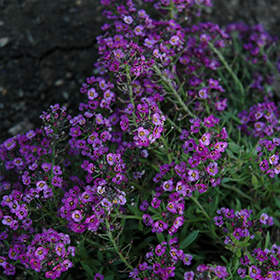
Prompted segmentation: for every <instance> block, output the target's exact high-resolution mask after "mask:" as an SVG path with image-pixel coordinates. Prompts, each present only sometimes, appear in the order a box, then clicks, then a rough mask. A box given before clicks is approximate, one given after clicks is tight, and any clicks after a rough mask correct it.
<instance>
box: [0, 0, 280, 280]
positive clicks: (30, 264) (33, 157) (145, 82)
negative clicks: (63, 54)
mask: <svg viewBox="0 0 280 280" xmlns="http://www.w3.org/2000/svg"><path fill="white" fill-rule="evenodd" d="M150 2H151V3H152V2H155V1H153V0H144V1H142V2H141V1H135V3H133V1H132V0H127V1H115V0H102V1H101V3H102V4H103V5H104V6H105V7H106V10H105V11H104V12H103V14H104V15H105V16H106V17H107V18H108V22H107V23H106V24H105V25H104V26H103V27H102V30H103V31H104V34H103V35H101V36H99V37H98V38H97V42H98V45H99V48H98V51H99V54H100V59H99V60H98V61H97V62H96V64H95V66H96V68H97V69H98V71H99V74H98V75H99V76H90V77H88V78H87V79H86V82H85V83H83V84H82V86H81V88H80V91H81V93H82V94H83V95H84V97H85V101H84V103H80V104H79V114H77V115H75V116H71V115H69V114H68V113H67V110H66V108H65V107H64V106H60V105H59V104H55V105H53V106H51V107H50V108H49V109H48V110H46V111H44V112H43V113H42V115H41V116H40V118H41V120H42V127H41V128H40V129H35V130H30V131H28V132H27V133H26V134H24V135H17V136H15V137H13V138H10V139H8V140H6V141H5V142H4V143H3V144H1V145H0V159H1V162H3V164H2V163H1V164H2V165H0V167H1V170H0V172H1V173H0V203H1V208H0V221H1V224H0V266H1V267H2V268H3V270H4V274H6V275H15V274H16V273H18V274H19V275H20V271H21V270H22V268H24V269H25V270H27V271H29V272H30V273H34V272H35V273H38V274H41V275H42V274H44V277H45V278H51V279H56V278H59V277H60V276H61V273H62V272H66V271H67V270H68V269H69V268H71V267H75V266H76V265H77V263H78V262H79V261H80V263H81V265H78V267H79V269H73V271H74V272H73V275H75V271H78V273H80V272H82V270H80V267H83V269H84V271H83V272H82V273H83V276H85V274H86V276H87V278H91V279H94V280H102V279H107V278H108V279H112V277H115V278H116V279H124V278H125V277H126V278H127V277H130V278H133V279H170V278H174V279H185V280H187V279H212V278H213V279H217V278H219V279H227V278H228V277H229V271H231V272H232V271H234V269H233V267H231V265H232V264H233V263H235V261H234V262H233V261H228V262H226V263H227V267H224V266H222V261H221V260H219V261H218V262H217V264H219V265H215V266H213V265H210V264H209V265H208V264H207V265H205V264H202V263H203V262H204V261H206V260H207V262H208V255H207V254H208V253H207V252H206V253H205V254H204V251H205V250H204V249H205V248H204V243H203V242H205V244H207V246H209V248H211V246H212V244H213V240H214V239H216V238H217V237H218V235H217V232H216V231H215V229H214V228H213V219H214V222H215V224H216V225H217V226H218V227H220V228H222V229H223V235H225V240H224V243H225V247H226V249H230V250H231V252H232V258H234V257H235V260H236V259H237V258H236V257H238V258H240V257H241V254H242V252H245V251H246V250H247V248H249V247H250V246H251V245H252V244H253V242H255V241H256V240H257V239H258V240H261V237H262V236H261V231H262V229H263V228H266V227H268V226H272V225H274V223H273V218H272V216H269V215H268V214H270V212H268V211H269V210H267V209H268V208H267V209H266V210H263V211H261V212H260V214H259V216H258V217H257V218H254V217H253V216H252V213H253V212H254V213H257V212H258V211H259V210H260V209H263V208H261V207H262V206H263V205H262V204H263V203H264V202H263V201H256V204H254V203H251V206H250V209H251V208H252V210H247V209H243V210H240V211H234V210H233V209H229V208H226V207H223V208H221V209H220V210H218V211H217V214H218V215H217V216H216V217H214V216H215V211H216V210H217V207H218V205H221V206H222V205H229V204H230V205H233V204H234V202H233V201H230V202H229V201H228V197H232V193H231V191H235V192H236V194H237V195H240V200H242V203H245V202H246V203H247V202H248V200H249V201H250V202H252V200H253V199H252V198H251V193H249V192H248V190H247V189H246V190H245V187H244V185H250V184H251V185H253V186H254V187H255V189H253V190H252V192H254V197H260V196H261V195H263V193H261V191H260V190H259V189H258V188H257V187H258V183H256V182H255V181H256V180H258V179H260V181H261V182H262V183H263V182H264V180H263V176H262V175H264V174H268V175H269V176H270V177H272V178H273V177H276V179H277V178H278V177H277V176H276V175H278V174H279V172H280V164H279V156H278V151H275V150H276V149H275V147H276V146H279V144H280V140H279V138H278V137H277V132H278V131H279V129H280V127H279V125H278V120H279V116H280V112H279V110H278V107H277V105H276V104H275V103H274V102H272V101H270V100H272V94H269V93H268V92H266V93H267V94H264V95H265V96H263V97H262V98H263V99H262V100H264V101H265V102H262V103H258V105H254V106H251V104H252V103H250V102H252V100H250V102H249V103H250V104H249V103H248V104H249V105H248V104H247V103H246V101H247V100H248V99H249V98H250V99H251V96H250V92H249V91H250V90H252V91H253V92H255V91H259V92H261V91H262V90H263V89H264V86H265V84H269V83H270V80H269V78H268V76H267V77H266V76H264V77H266V78H267V79H266V78H265V79H262V77H263V76H262V75H263V73H261V71H259V72H258V71H255V68H256V67H257V66H258V65H265V63H267V64H268V62H269V60H268V59H269V57H265V56H264V52H265V51H266V50H267V48H268V47H270V46H271V45H273V44H274V42H275V39H274V38H273V37H270V36H269V35H268V34H267V33H266V32H265V31H264V30H263V29H262V28H261V27H260V26H256V27H254V28H252V29H251V28H248V27H245V26H244V25H231V26H229V27H228V29H227V30H226V31H224V30H223V29H221V28H220V27H219V26H218V25H216V24H214V23H211V22H206V23H201V22H198V23H196V24H194V23H193V21H192V19H193V18H195V17H199V16H200V13H201V11H200V8H203V6H210V5H211V1H210V0H187V1H181V0H170V1H169V0H161V1H157V2H155V3H153V4H152V5H151V3H150ZM149 7H150V9H149ZM154 12H157V13H160V17H155V18H153V16H152V15H153V14H154ZM186 17H187V19H186ZM235 32H238V33H239V39H238V40H241V41H243V43H244V46H243V47H244V49H245V53H246V52H247V56H246V63H248V65H251V64H252V65H251V66H252V67H253V68H252V69H253V71H251V70H252V69H250V71H248V73H246V75H244V77H245V78H244V79H243V78H242V79H241V80H239V77H241V76H243V73H242V75H240V72H239V70H236V68H238V67H236V65H237V64H238V63H240V61H239V60H242V59H243V56H242V55H239V54H236V57H234V58H233V57H232V56H235V53H234V52H233V51H232V50H231V48H232V47H231V46H230V44H228V42H229V41H230V40H237V38H236V37H235ZM238 40H237V41H238ZM237 41H236V42H237ZM236 42H235V41H234V44H233V45H235V44H236ZM244 49H243V50H242V52H244ZM236 51H237V50H236ZM226 58H229V59H230V60H234V63H236V64H234V63H233V64H234V65H233V67H231V66H230V65H229V64H228V63H227V62H226ZM243 62H244V61H243ZM243 62H242V63H243ZM251 62H252V63H251ZM246 63H245V64H246ZM250 63H251V64H250ZM242 65H243V64H242ZM231 79H233V80H231ZM252 80H253V82H252ZM248 81H249V82H248ZM243 82H244V86H243V85H242V83H243ZM246 83H249V84H250V83H251V84H250V85H247V86H245V84H246ZM236 85H237V87H236V88H238V90H239V89H240V91H241V93H239V92H236V96H233V94H232V93H231V89H233V88H231V86H234V87H235V86H236ZM247 89H248V90H247ZM238 90H237V91H238ZM242 91H243V92H242ZM264 93H265V91H264ZM239 99H240V100H241V101H242V102H237V103H238V104H239V105H240V104H241V103H242V104H241V105H240V106H241V107H242V109H239V110H240V111H241V110H246V111H243V112H242V113H240V114H239V119H238V118H236V117H235V118H231V117H233V116H234V114H235V113H233V112H236V109H237V108H235V107H234V105H235V104H236V103H235V102H236V101H239ZM252 99H253V98H252ZM243 101H244V102H243ZM256 102H259V99H258V100H257V101H256ZM247 105H248V106H247ZM240 106H239V108H240ZM246 106H247V107H246ZM249 106H251V108H249V109H248V107H249ZM231 119H233V120H234V121H237V122H239V124H240V123H241V126H240V127H239V129H240V130H239V134H238V133H236V130H237V127H235V124H234V122H232V121H231ZM240 132H244V135H242V137H243V136H244V139H240V138H241V133H240ZM229 134H230V135H229ZM237 134H238V136H237ZM248 135H253V136H254V137H253V138H252V139H253V141H255V142H256V141H259V140H260V139H261V140H260V141H259V146H258V147H257V156H258V157H257V159H256V160H255V162H257V163H255V165H256V164H258V165H259V167H260V170H261V172H256V171H254V168H252V166H251V165H253V163H252V158H251V156H252V155H255V154H256V151H255V148H252V147H253V146H254V145H255V143H253V142H252V143H251V142H250V140H249V138H248V137H247V136H248ZM265 136H268V137H269V139H264V137H265ZM256 138H257V139H256ZM235 142H236V143H238V144H235ZM247 142H249V143H247ZM240 143H244V149H243V147H241V144H240ZM245 146H246V147H245ZM245 150H246V152H245ZM237 154H238V156H237ZM2 167H3V170H4V172H3V173H2ZM243 167H244V168H243ZM247 167H248V168H247ZM231 168H232V170H234V172H235V171H237V174H234V172H233V171H231V170H229V169H231ZM243 172H244V174H243ZM253 172H254V174H253ZM239 173H240V174H239ZM241 173H242V174H241ZM257 173H258V174H257ZM239 175H240V176H239ZM252 175H253V176H252ZM254 175H255V177H254ZM239 177H240V178H239ZM248 178H250V180H251V181H249V182H247V181H245V180H247V179H248ZM256 178H258V179H256ZM255 179H256V180H255ZM276 179H275V181H276ZM227 182H232V186H229V185H227V184H226V183H227ZM256 186H257V187H256ZM267 188H269V187H267ZM240 200H237V201H238V202H240ZM278 200H279V199H278V197H277V193H275V201H276V204H277V203H278V207H279V203H280V201H278ZM223 203H225V204H223ZM271 203H274V201H272V202H271ZM239 205H241V202H240V204H239ZM274 206H275V205H274ZM231 207H234V206H231ZM240 208H241V206H240V207H239V206H238V207H237V208H236V209H240ZM248 209H249V208H248ZM271 211H272V210H271ZM264 212H265V213H264ZM278 214H279V213H277V212H276V213H275V215H276V217H277V215H278ZM274 221H275V224H276V223H277V219H275V220H274ZM143 224H144V225H145V226H144V225H143ZM276 226H277V224H276ZM54 228H55V229H56V230H59V231H61V233H58V232H57V231H56V230H54ZM187 231H190V234H189V235H188V236H187V237H185V235H186V233H187ZM66 232H67V233H68V234H69V235H68V234H66ZM199 232H203V234H206V235H207V238H209V240H201V241H202V242H201V244H200V242H197V243H196V244H194V245H191V243H192V242H193V241H194V240H195V238H196V236H197V234H198V233H199ZM140 235H141V236H142V237H143V240H142V237H141V239H140ZM70 236H71V239H72V240H73V241H74V240H75V242H76V244H74V245H75V246H76V245H77V249H78V250H77V251H79V257H80V260H78V258H77V256H76V258H73V257H74V256H75V249H76V247H74V246H70ZM89 236H90V238H89ZM268 236H269V235H268ZM139 240H141V241H140V242H139ZM165 240H166V241H165ZM179 240H183V241H182V242H179ZM134 241H135V242H134ZM266 243H267V242H266ZM146 245H147V246H149V252H148V253H147V249H146V248H144V247H145V246H146ZM190 245H191V246H190ZM139 248H140V249H139ZM142 249H143V251H142ZM185 249H186V250H187V251H188V252H190V253H191V254H189V253H184V251H183V250H185ZM245 249H246V250H245ZM210 250H212V249H210ZM278 250H280V249H279V248H278V247H277V246H276V245H274V246H273V247H272V249H271V250H268V249H265V250H264V251H262V250H261V249H255V250H254V251H253V253H252V255H250V254H249V253H248V252H249V251H248V250H247V251H248V252H247V251H246V254H247V256H244V258H242V259H241V264H242V265H243V266H245V268H244V267H243V266H242V267H239V269H238V274H239V275H240V277H242V278H243V277H245V276H244V275H247V276H249V277H251V278H253V279H254V278H255V279H262V277H263V278H265V277H267V278H274V279H277V278H279V277H278V274H277V273H278V270H279V268H278V260H277V258H278V255H279V253H278ZM202 251H203V252H202ZM124 252H125V253H126V255H124ZM201 252H202V255H198V254H200V253H201ZM227 253H229V252H227ZM133 254H135V255H133ZM211 254H212V252H211ZM213 254H214V255H215V254H216V251H215V252H214V250H213ZM144 256H145V259H144V260H143V261H142V259H141V258H142V257H144ZM226 256H228V255H226ZM90 258H98V260H96V259H95V260H94V261H92V262H91V261H90ZM105 258H106V259H105ZM136 258H138V259H139V258H140V260H137V261H135V260H136ZM82 259H86V260H89V261H87V262H83V261H82ZM193 259H194V260H195V261H197V262H198V263H194V262H193V261H192V260H193ZM214 259H215V258H214ZM255 260H256V262H255ZM134 261H135V262H134ZM223 261H224V259H223ZM75 262H76V263H75ZM137 263H138V265H137ZM103 264H104V265H103ZM185 266H189V270H188V271H186V269H185ZM235 270H237V267H236V269H235ZM67 273H68V272H67ZM67 273H65V274H64V275H65V277H67V276H69V275H66V274H67ZM233 273H235V274H236V272H233ZM113 274H115V275H113ZM17 276H18V275H16V276H14V277H17ZM86 276H85V277H86ZM235 276H236V275H235ZM235 276H233V277H235ZM19 277H21V276H19ZM73 277H74V276H73ZM73 277H72V278H73ZM81 277H82V276H81ZM81 277H80V278H81ZM230 277H231V276H230ZM70 278H71V277H70Z"/></svg>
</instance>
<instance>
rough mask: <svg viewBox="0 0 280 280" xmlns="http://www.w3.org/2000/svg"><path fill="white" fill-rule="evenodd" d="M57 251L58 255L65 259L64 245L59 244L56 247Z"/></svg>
mask: <svg viewBox="0 0 280 280" xmlns="http://www.w3.org/2000/svg"><path fill="white" fill-rule="evenodd" d="M55 251H56V254H57V255H58V256H60V257H62V258H64V256H65V247H64V244H63V243H61V242H60V243H57V244H56V245H55Z"/></svg>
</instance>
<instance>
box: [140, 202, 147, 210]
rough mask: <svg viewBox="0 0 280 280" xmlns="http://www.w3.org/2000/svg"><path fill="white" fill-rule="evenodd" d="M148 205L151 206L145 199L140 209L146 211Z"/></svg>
mask: <svg viewBox="0 0 280 280" xmlns="http://www.w3.org/2000/svg"><path fill="white" fill-rule="evenodd" d="M148 207H149V203H148V201H146V200H144V201H143V202H142V204H141V205H140V206H139V209H140V210H141V211H146V210H147V209H148Z"/></svg>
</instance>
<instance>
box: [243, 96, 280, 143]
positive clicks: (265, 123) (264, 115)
mask: <svg viewBox="0 0 280 280" xmlns="http://www.w3.org/2000/svg"><path fill="white" fill-rule="evenodd" d="M238 117H239V118H240V121H241V123H242V125H240V127H239V128H240V129H241V131H242V132H243V133H246V134H247V135H250V134H252V135H253V136H254V137H258V138H264V137H265V136H272V135H273V134H274V133H275V132H278V131H279V130H280V126H279V124H278V120H279V117H280V111H279V109H278V108H277V106H276V104H275V103H274V102H269V101H267V102H263V103H259V104H258V105H254V106H252V107H250V109H249V112H248V111H243V112H242V113H239V114H238Z"/></svg>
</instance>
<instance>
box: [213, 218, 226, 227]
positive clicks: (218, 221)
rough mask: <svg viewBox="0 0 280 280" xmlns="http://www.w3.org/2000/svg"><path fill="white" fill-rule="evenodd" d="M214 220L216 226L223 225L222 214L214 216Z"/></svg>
mask: <svg viewBox="0 0 280 280" xmlns="http://www.w3.org/2000/svg"><path fill="white" fill-rule="evenodd" d="M214 221H215V225H216V226H222V225H223V223H224V222H223V216H216V217H215V218H214Z"/></svg>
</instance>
